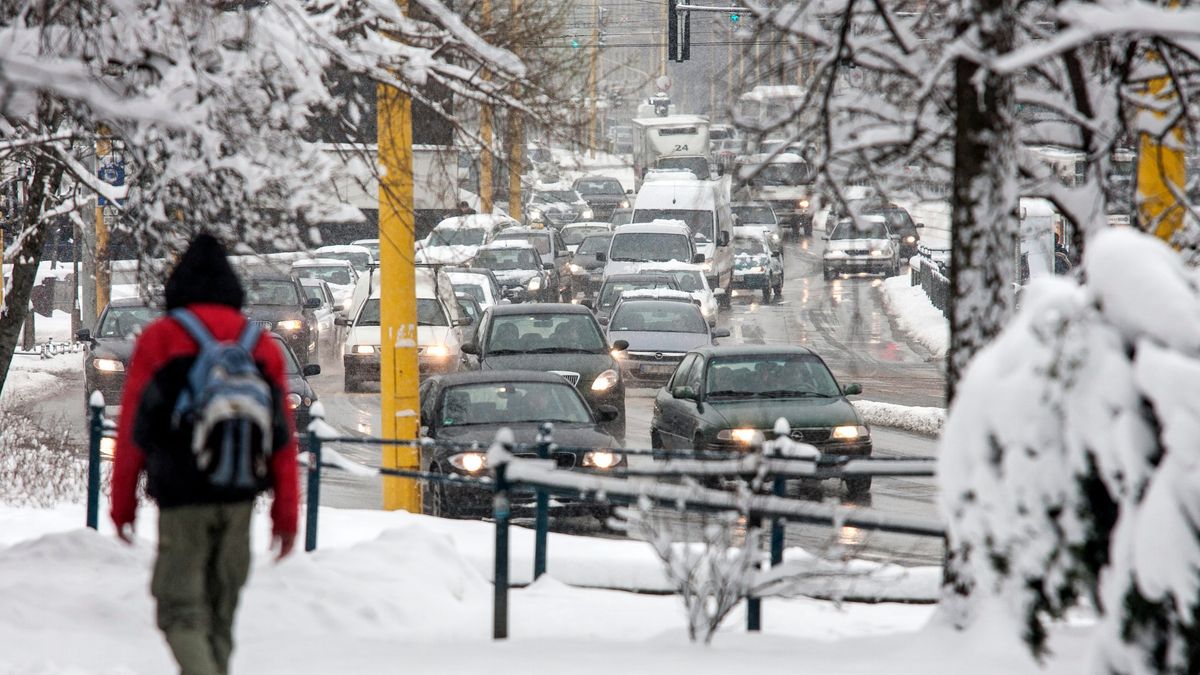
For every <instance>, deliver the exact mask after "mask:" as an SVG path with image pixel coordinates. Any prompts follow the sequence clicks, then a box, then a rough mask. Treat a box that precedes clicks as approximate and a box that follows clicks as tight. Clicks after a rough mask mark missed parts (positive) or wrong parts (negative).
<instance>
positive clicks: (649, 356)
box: [625, 352, 684, 363]
mask: <svg viewBox="0 0 1200 675" xmlns="http://www.w3.org/2000/svg"><path fill="white" fill-rule="evenodd" d="M683 355H684V353H683V352H625V357H626V358H628V359H629V360H630V361H657V362H662V363H672V362H679V361H682V360H683Z"/></svg>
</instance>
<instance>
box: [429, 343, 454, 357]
mask: <svg viewBox="0 0 1200 675" xmlns="http://www.w3.org/2000/svg"><path fill="white" fill-rule="evenodd" d="M425 356H432V357H433V358H435V359H444V358H446V357H447V356H450V347H448V346H447V345H429V346H428V347H426V348H425Z"/></svg>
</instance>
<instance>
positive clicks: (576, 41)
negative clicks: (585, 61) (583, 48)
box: [571, 38, 579, 49]
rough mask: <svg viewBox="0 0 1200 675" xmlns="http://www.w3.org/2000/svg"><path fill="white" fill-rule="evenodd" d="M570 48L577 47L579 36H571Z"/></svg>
mask: <svg viewBox="0 0 1200 675" xmlns="http://www.w3.org/2000/svg"><path fill="white" fill-rule="evenodd" d="M571 49H579V38H571Z"/></svg>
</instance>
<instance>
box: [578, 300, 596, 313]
mask: <svg viewBox="0 0 1200 675" xmlns="http://www.w3.org/2000/svg"><path fill="white" fill-rule="evenodd" d="M579 304H581V305H583V306H584V307H587V308H588V309H591V310H594V309H596V306H595V303H593V302H592V301H591V300H590V299H588V298H584V299H583V300H580V301H579Z"/></svg>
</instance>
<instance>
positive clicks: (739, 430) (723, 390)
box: [650, 345, 871, 494]
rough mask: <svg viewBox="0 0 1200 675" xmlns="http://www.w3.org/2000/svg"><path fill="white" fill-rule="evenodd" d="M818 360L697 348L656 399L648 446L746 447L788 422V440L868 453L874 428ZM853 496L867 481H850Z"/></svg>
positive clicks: (796, 351) (758, 348) (780, 350)
mask: <svg viewBox="0 0 1200 675" xmlns="http://www.w3.org/2000/svg"><path fill="white" fill-rule="evenodd" d="M859 393H862V387H860V386H859V385H857V384H851V385H848V386H846V387H845V389H843V388H842V387H840V386H839V385H838V383H837V380H836V379H835V378H834V377H833V373H831V372H829V368H828V367H827V366H826V365H825V362H824V361H822V360H821V357H819V356H817V355H816V354H814V353H813V352H812V351H811V350H808V349H806V348H804V347H791V346H786V345H736V346H722V347H702V348H700V349H695V350H692V351H690V352H688V354H687V355H686V356H684V358H683V360H682V361H680V363H679V367H678V368H676V369H675V373H674V375H672V376H671V380H670V381H669V382H668V383H667V385H666V386H665V387H663V388H662V389H659V390H658V395H657V396H656V397H655V399H654V416H653V418H652V419H651V422H650V443H651V445H653V446H654V447H655V448H666V449H671V450H679V449H689V448H696V449H698V450H731V451H738V450H746V449H748V448H749V447H750V445H751V444H752V443H753V442H754V440H755V439H756V438H758V437H760V435H762V436H765V437H767V438H770V437H771V435H772V433H773V432H772V430H773V429H774V427H775V421H776V420H777V419H779V418H780V417H782V418H784V419H786V420H787V421H788V424H789V425H790V426H791V429H792V438H794V439H796V440H798V441H803V442H805V443H808V444H810V445H813V446H815V447H816V448H817V449H818V450H820V451H821V452H822V453H823V454H827V455H856V456H867V455H870V454H871V431H870V429H868V428H867V426H866V425H865V424H863V421H862V418H861V417H860V416H859V414H858V411H857V410H855V409H854V406H853V405H851V404H850V401H848V400H846V395H852V394H859ZM846 487H847V489H848V490H849V491H850V493H851V494H864V493H866V492H868V491H869V490H870V489H871V478H870V477H869V476H868V477H864V478H855V479H851V480H847V482H846Z"/></svg>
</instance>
